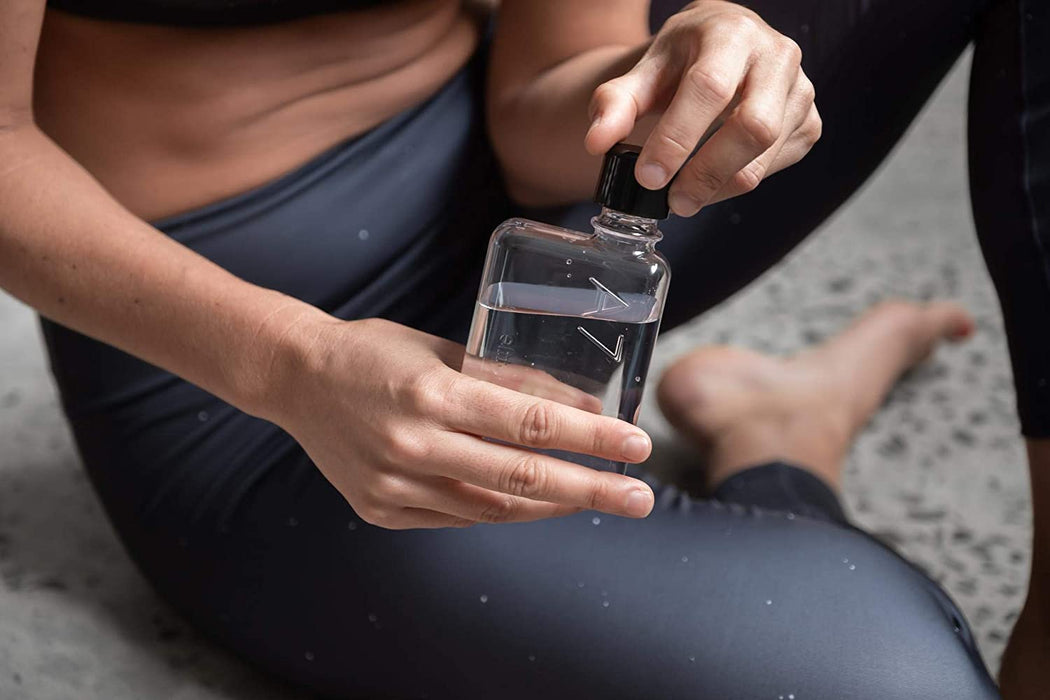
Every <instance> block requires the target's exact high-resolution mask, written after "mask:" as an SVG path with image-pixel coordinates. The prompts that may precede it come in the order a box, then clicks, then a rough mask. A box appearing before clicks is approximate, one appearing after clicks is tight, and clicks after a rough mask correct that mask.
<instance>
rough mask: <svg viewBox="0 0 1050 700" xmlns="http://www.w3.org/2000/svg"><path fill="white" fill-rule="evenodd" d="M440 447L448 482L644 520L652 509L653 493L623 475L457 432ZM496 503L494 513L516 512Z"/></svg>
mask: <svg viewBox="0 0 1050 700" xmlns="http://www.w3.org/2000/svg"><path fill="white" fill-rule="evenodd" d="M443 443H444V444H443V450H442V459H441V462H442V463H443V464H444V465H446V466H445V468H444V469H445V470H446V471H447V473H446V474H445V476H447V477H449V478H450V479H456V480H459V481H464V482H467V483H468V484H473V485H475V486H480V487H481V488H483V489H488V490H490V491H496V492H499V493H500V494H507V495H510V496H516V497H519V498H520V499H528V500H530V501H547V502H549V503H556V504H560V505H562V506H571V507H574V508H583V509H587V510H599V511H602V512H605V513H612V514H614V515H623V516H626V517H632V518H641V517H645V516H646V515H648V514H649V512H650V511H651V510H652V507H653V492H652V489H650V488H649V486H648V485H647V484H646V483H645V482H643V481H639V480H638V479H633V478H631V477H628V476H624V475H622V474H615V473H613V472H603V471H598V470H595V469H590V468H588V467H584V466H580V465H579V464H574V463H572V462H566V461H563V460H560V459H555V458H554V457H550V456H548V455H544V454H540V453H538V452H532V451H529V450H523V449H521V448H518V447H512V446H509V445H499V444H495V443H492V442H487V441H485V440H482V439H480V438H476V437H473V436H470V435H463V434H461V433H450V434H449V435H448V437H447V439H446V440H444V441H443ZM497 505H498V506H499V507H500V508H505V509H506V512H503V511H495V514H496V515H502V516H505V517H506V516H508V513H511V514H514V513H516V512H517V511H515V510H514V509H515V508H517V507H519V506H520V504H519V503H518V502H517V501H506V500H504V501H501V502H498V503H497ZM524 512H527V513H534V512H542V510H540V509H534V510H533V511H524ZM561 514H564V513H561ZM487 515H489V516H491V515H493V513H491V512H490V513H488V514H487Z"/></svg>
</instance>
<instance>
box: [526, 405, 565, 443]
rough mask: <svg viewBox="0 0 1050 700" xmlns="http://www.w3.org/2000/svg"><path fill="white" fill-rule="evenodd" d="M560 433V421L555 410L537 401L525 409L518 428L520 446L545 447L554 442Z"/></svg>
mask: <svg viewBox="0 0 1050 700" xmlns="http://www.w3.org/2000/svg"><path fill="white" fill-rule="evenodd" d="M557 432H558V419H557V415H556V414H555V412H554V409H553V408H552V407H551V406H550V405H549V404H546V403H543V402H540V401H537V402H535V403H532V404H530V405H529V407H528V408H526V409H525V414H524V416H522V419H521V422H520V425H519V427H518V438H519V441H520V444H522V445H529V446H543V445H549V444H551V443H553V442H554V439H555V437H556V435H557Z"/></svg>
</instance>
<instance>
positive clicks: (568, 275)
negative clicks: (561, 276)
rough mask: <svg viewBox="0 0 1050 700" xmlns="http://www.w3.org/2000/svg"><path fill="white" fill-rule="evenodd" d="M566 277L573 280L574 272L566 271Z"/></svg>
mask: <svg viewBox="0 0 1050 700" xmlns="http://www.w3.org/2000/svg"><path fill="white" fill-rule="evenodd" d="M565 279H569V280H571V279H572V273H571V272H567V273H565Z"/></svg>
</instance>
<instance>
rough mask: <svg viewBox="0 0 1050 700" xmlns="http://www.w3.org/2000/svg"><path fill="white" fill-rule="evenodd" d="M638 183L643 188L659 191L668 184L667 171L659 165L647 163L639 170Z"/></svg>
mask: <svg viewBox="0 0 1050 700" xmlns="http://www.w3.org/2000/svg"><path fill="white" fill-rule="evenodd" d="M638 182H640V183H641V184H642V186H643V187H648V188H649V189H651V190H658V189H660V188H661V187H663V186H664V183H666V182H667V171H666V170H664V166H662V165H660V164H659V163H646V164H645V165H643V166H642V167H641V168H640V169H639V170H638Z"/></svg>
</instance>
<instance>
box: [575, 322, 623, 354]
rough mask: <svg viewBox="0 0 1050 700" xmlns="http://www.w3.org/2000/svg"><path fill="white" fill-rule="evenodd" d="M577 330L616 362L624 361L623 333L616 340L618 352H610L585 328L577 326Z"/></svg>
mask: <svg viewBox="0 0 1050 700" xmlns="http://www.w3.org/2000/svg"><path fill="white" fill-rule="evenodd" d="M576 330H578V331H579V332H580V333H583V335H584V337H585V338H587V340H589V341H591V342H592V343H594V344H595V345H597V346H598V347H599V348H600V349H601V351H602V352H604V353H605V354H606V355H608V356H609V357H611V358H612V359H613V361H614V362H619V361H620V360H622V359H623V333H621V334H620V335H619V336H618V337H617V338H616V350H610V349H609V348H608V347H606V345H605V343H603V342H602V341H600V340H598V339H597V338H595V337H594V336H593V335H591V334H590V333H589V332H588V331H587V329H586V328H584V327H583V326H576Z"/></svg>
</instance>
